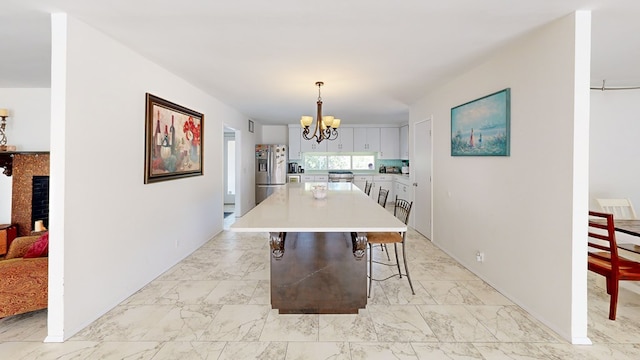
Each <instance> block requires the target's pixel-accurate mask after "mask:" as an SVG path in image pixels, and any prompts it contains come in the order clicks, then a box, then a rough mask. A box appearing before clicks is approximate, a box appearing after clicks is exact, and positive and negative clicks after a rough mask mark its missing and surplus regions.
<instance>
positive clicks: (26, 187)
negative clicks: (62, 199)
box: [11, 152, 49, 236]
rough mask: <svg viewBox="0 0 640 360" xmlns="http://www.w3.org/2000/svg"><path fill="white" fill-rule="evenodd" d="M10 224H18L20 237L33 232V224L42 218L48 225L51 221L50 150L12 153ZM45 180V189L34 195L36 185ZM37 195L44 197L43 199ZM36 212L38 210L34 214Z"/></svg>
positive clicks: (40, 184) (38, 185)
mask: <svg viewBox="0 0 640 360" xmlns="http://www.w3.org/2000/svg"><path fill="white" fill-rule="evenodd" d="M11 177H12V178H13V181H12V191H11V192H12V197H11V223H12V224H16V225H18V236H25V235H30V234H31V231H32V230H33V223H34V221H36V220H45V219H46V220H45V221H43V223H44V226H45V227H47V228H48V225H49V224H48V223H49V153H48V152H23V153H15V154H14V156H13V172H12V175H11ZM42 183H46V191H40V190H38V191H39V194H37V195H36V198H35V199H34V195H33V194H32V192H33V190H34V188H35V187H36V186H37V187H38V189H40V188H41V187H42ZM38 197H40V198H41V197H44V198H45V199H46V201H42V199H39V198H38ZM34 211H37V213H34Z"/></svg>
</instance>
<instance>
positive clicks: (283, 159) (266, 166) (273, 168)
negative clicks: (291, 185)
mask: <svg viewBox="0 0 640 360" xmlns="http://www.w3.org/2000/svg"><path fill="white" fill-rule="evenodd" d="M286 183H287V145H265V144H260V145H256V204H259V203H260V202H262V200H264V199H266V198H267V197H268V196H269V195H271V194H273V192H274V191H275V190H277V189H278V188H280V187H283V186H284V185H285V184H286Z"/></svg>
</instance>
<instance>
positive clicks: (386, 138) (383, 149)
mask: <svg viewBox="0 0 640 360" xmlns="http://www.w3.org/2000/svg"><path fill="white" fill-rule="evenodd" d="M399 143H400V128H397V127H388V128H387V127H385V128H380V159H399V158H400V145H399Z"/></svg>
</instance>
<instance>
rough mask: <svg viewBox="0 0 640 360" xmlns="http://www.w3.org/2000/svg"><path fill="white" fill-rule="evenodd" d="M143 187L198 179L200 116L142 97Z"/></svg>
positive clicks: (199, 171) (150, 95)
mask: <svg viewBox="0 0 640 360" xmlns="http://www.w3.org/2000/svg"><path fill="white" fill-rule="evenodd" d="M145 133H146V134H145V136H146V137H145V161H144V183H145V184H149V183H154V182H158V181H165V180H173V179H180V178H185V177H191V176H199V175H202V164H203V162H202V158H203V140H204V139H203V135H204V115H203V114H201V113H199V112H196V111H193V110H190V109H187V108H186V107H184V106H180V105H177V104H174V103H172V102H170V101H167V100H164V99H161V98H159V97H157V96H155V95H152V94H149V93H147V94H146V127H145Z"/></svg>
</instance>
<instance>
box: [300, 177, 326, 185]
mask: <svg viewBox="0 0 640 360" xmlns="http://www.w3.org/2000/svg"><path fill="white" fill-rule="evenodd" d="M301 180H302V182H303V183H306V182H328V181H329V175H302V179H301Z"/></svg>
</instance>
